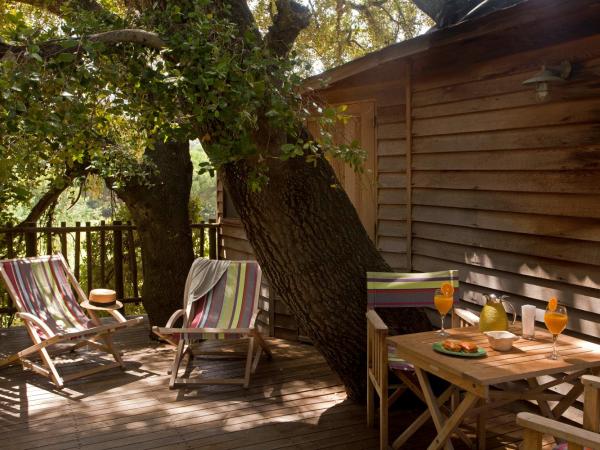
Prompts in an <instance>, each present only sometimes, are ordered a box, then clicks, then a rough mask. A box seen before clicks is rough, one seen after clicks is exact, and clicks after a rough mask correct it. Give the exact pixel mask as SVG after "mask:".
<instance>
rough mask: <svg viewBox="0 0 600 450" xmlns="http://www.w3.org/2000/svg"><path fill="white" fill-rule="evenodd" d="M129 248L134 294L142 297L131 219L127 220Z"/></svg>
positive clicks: (136, 296)
mask: <svg viewBox="0 0 600 450" xmlns="http://www.w3.org/2000/svg"><path fill="white" fill-rule="evenodd" d="M127 248H128V252H127V253H128V256H129V270H130V271H131V287H132V288H133V296H134V297H135V298H139V297H140V293H139V291H138V271H137V259H136V257H135V239H134V238H133V228H132V225H131V221H130V220H128V221H127Z"/></svg>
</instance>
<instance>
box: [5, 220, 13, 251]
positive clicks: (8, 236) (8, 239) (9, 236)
mask: <svg viewBox="0 0 600 450" xmlns="http://www.w3.org/2000/svg"><path fill="white" fill-rule="evenodd" d="M8 228H9V231H8V232H7V233H6V247H7V249H6V251H7V255H8V258H9V259H12V258H14V257H15V248H14V247H13V239H14V236H13V232H12V230H13V225H12V223H10V224H8Z"/></svg>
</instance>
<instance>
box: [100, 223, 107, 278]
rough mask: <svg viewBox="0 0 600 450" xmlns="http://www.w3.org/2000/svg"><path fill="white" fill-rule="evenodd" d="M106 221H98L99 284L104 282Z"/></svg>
mask: <svg viewBox="0 0 600 450" xmlns="http://www.w3.org/2000/svg"><path fill="white" fill-rule="evenodd" d="M105 227H106V222H105V221H104V220H101V221H100V285H101V287H104V284H105V283H106V276H105V275H106V230H105Z"/></svg>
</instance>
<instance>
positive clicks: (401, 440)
mask: <svg viewBox="0 0 600 450" xmlns="http://www.w3.org/2000/svg"><path fill="white" fill-rule="evenodd" d="M455 391H456V387H455V386H450V387H449V388H448V389H446V390H445V391H444V393H443V394H442V395H440V396H439V397H438V398H437V400H436V402H437V404H438V405H439V406H442V405H443V404H444V403H446V402H447V401H448V399H449V398H450V396H451V395H452V394H453V393H454V392H455ZM430 417H431V413H430V412H429V408H427V409H426V410H425V411H424V412H423V413H422V414H421V415H420V416H419V417H417V418H416V419H415V421H414V422H413V423H411V424H410V425H409V426H408V428H406V429H405V430H404V432H403V433H402V434H401V435H400V436H398V437H397V438H396V440H395V441H394V442H393V444H392V448H394V449H398V448H400V447H401V446H402V445H404V444H405V443H406V441H408V439H410V437H411V436H412V435H413V434H415V433H416V432H417V431H418V430H419V428H421V427H422V426H423V425H424V424H425V422H427V421H428V420H429V418H430Z"/></svg>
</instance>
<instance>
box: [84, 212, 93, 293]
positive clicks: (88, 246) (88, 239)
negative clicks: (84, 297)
mask: <svg viewBox="0 0 600 450" xmlns="http://www.w3.org/2000/svg"><path fill="white" fill-rule="evenodd" d="M91 226H92V224H91V223H90V222H86V223H85V253H86V263H87V264H86V267H87V290H88V293H89V292H90V291H91V290H92V289H93V288H94V286H93V282H94V280H93V276H94V275H93V270H94V258H93V257H92V230H90V227H91Z"/></svg>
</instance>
